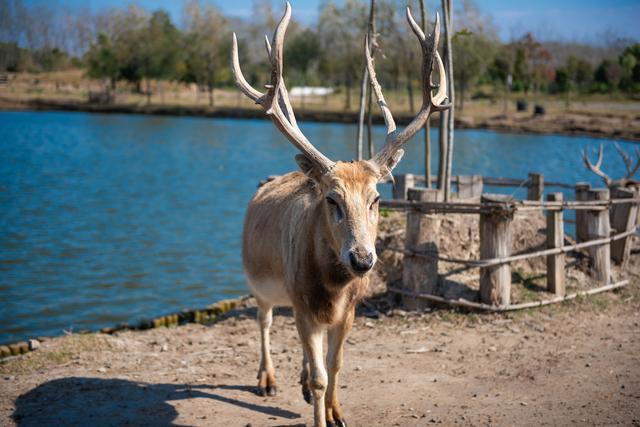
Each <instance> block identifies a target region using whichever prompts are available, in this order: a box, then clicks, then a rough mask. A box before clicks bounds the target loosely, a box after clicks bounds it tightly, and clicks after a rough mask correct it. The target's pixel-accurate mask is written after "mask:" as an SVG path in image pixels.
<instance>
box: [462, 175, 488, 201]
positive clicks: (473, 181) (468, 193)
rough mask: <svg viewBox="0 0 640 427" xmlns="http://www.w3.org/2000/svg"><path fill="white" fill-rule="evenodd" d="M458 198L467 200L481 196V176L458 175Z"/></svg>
mask: <svg viewBox="0 0 640 427" xmlns="http://www.w3.org/2000/svg"><path fill="white" fill-rule="evenodd" d="M457 181H458V197H459V198H461V199H469V198H472V197H480V196H482V176H481V175H470V176H467V175H459V176H458V179H457Z"/></svg>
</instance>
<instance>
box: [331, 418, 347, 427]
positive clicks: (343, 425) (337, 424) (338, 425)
mask: <svg viewBox="0 0 640 427" xmlns="http://www.w3.org/2000/svg"><path fill="white" fill-rule="evenodd" d="M327 427H347V422H346V421H345V420H341V419H339V418H338V419H336V420H333V421H327Z"/></svg>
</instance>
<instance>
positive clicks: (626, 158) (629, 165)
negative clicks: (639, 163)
mask: <svg viewBox="0 0 640 427" xmlns="http://www.w3.org/2000/svg"><path fill="white" fill-rule="evenodd" d="M614 146H615V147H616V150H617V151H618V154H620V157H622V161H623V162H624V165H625V166H626V167H627V173H630V172H631V168H632V167H633V165H632V163H631V157H629V155H628V154H627V153H626V151H624V150H623V149H622V147H620V144H618V143H617V142H616V143H614ZM627 178H629V176H627Z"/></svg>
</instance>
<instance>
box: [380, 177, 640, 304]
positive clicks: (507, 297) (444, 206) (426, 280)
mask: <svg viewBox="0 0 640 427" xmlns="http://www.w3.org/2000/svg"><path fill="white" fill-rule="evenodd" d="M420 181H422V182H423V183H424V182H425V180H424V178H422V179H421V178H420V177H418V176H416V175H411V174H407V175H401V176H398V177H396V182H395V185H394V190H393V195H394V200H383V201H381V207H383V208H387V209H395V210H404V211H406V212H407V226H406V237H405V238H406V241H405V247H404V249H399V248H390V249H392V250H397V251H401V252H403V253H404V257H405V258H404V269H403V283H404V288H403V289H393V290H394V291H395V292H397V293H399V294H401V295H403V297H404V301H405V303H406V305H407V306H409V307H411V308H421V307H424V306H426V305H428V304H429V302H436V303H447V304H450V305H454V306H464V307H469V308H475V309H482V310H489V311H508V310H516V309H521V308H528V307H535V306H541V305H546V304H551V303H555V302H560V301H565V300H567V299H572V298H576V297H577V296H579V295H589V294H594V293H598V292H603V291H607V290H611V289H615V288H618V287H621V286H624V285H626V284H627V283H628V281H621V282H618V283H611V261H612V260H613V261H614V262H615V263H617V264H619V265H622V266H625V265H626V263H627V262H628V258H629V254H630V243H631V242H630V240H631V238H632V236H633V235H634V234H636V228H637V224H638V214H639V205H640V196H639V195H640V188H638V187H633V188H613V189H611V190H610V189H592V188H591V187H590V186H589V185H588V184H585V183H578V184H576V185H568V184H564V183H558V182H547V183H546V184H545V182H544V176H543V175H542V174H538V173H531V174H529V177H528V179H526V180H516V179H498V178H483V177H480V176H458V177H455V179H454V183H455V184H456V185H457V186H458V200H456V201H451V202H443V201H441V200H442V195H441V192H440V191H438V190H435V189H429V188H420V187H416V186H415V185H416V183H417V182H420ZM485 184H486V185H497V186H517V187H521V186H522V187H524V186H526V188H527V199H528V200H516V199H514V198H513V197H511V196H506V195H500V194H485V193H482V190H483V186H484V185H485ZM545 185H546V186H547V187H560V188H572V189H574V191H575V198H576V200H563V193H559V192H557V193H550V194H548V196H547V200H546V201H543V197H544V188H545ZM469 198H473V199H472V200H468V199H469ZM478 198H479V201H477V199H478ZM465 199H467V200H465ZM569 210H575V211H576V220H575V224H576V243H575V244H571V245H565V244H564V242H565V232H564V224H565V222H566V221H565V218H564V213H565V212H566V211H569ZM523 211H546V215H547V228H546V231H547V232H546V246H547V248H546V249H544V250H538V251H535V252H529V253H525V254H518V255H513V254H511V239H512V236H511V233H512V232H511V223H512V220H513V217H514V215H515V213H516V212H523ZM444 213H461V214H477V215H479V223H480V258H481V259H479V260H465V259H456V258H450V257H444V256H441V255H440V254H439V252H438V247H437V242H438V231H439V223H440V221H439V219H438V218H437V214H444ZM580 249H584V250H586V253H587V256H588V257H589V259H590V261H591V270H590V274H591V276H592V277H593V279H594V280H595V281H596V282H597V283H598V287H596V288H594V289H590V290H588V291H584V292H578V293H573V294H566V288H565V256H566V253H567V252H570V251H577V250H580ZM543 256H544V257H546V261H547V272H546V278H547V290H548V291H549V292H551V293H553V294H554V297H553V298H551V299H547V300H542V301H534V302H527V303H522V304H511V266H510V263H512V262H514V261H519V260H525V259H530V258H535V257H543ZM438 261H444V262H450V263H458V264H462V265H466V266H468V267H471V268H479V269H480V290H479V294H480V300H481V302H479V303H478V302H473V301H468V300H464V299H457V300H450V299H445V298H443V297H440V296H437V295H435V290H436V288H437V285H438Z"/></svg>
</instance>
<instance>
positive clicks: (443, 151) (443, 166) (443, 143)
mask: <svg viewBox="0 0 640 427" xmlns="http://www.w3.org/2000/svg"><path fill="white" fill-rule="evenodd" d="M448 113H449V111H447V110H445V111H441V112H440V134H439V135H438V147H439V149H440V153H439V156H438V190H444V186H445V183H446V172H447V123H449V120H448V118H447V116H448ZM443 194H444V192H443Z"/></svg>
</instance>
